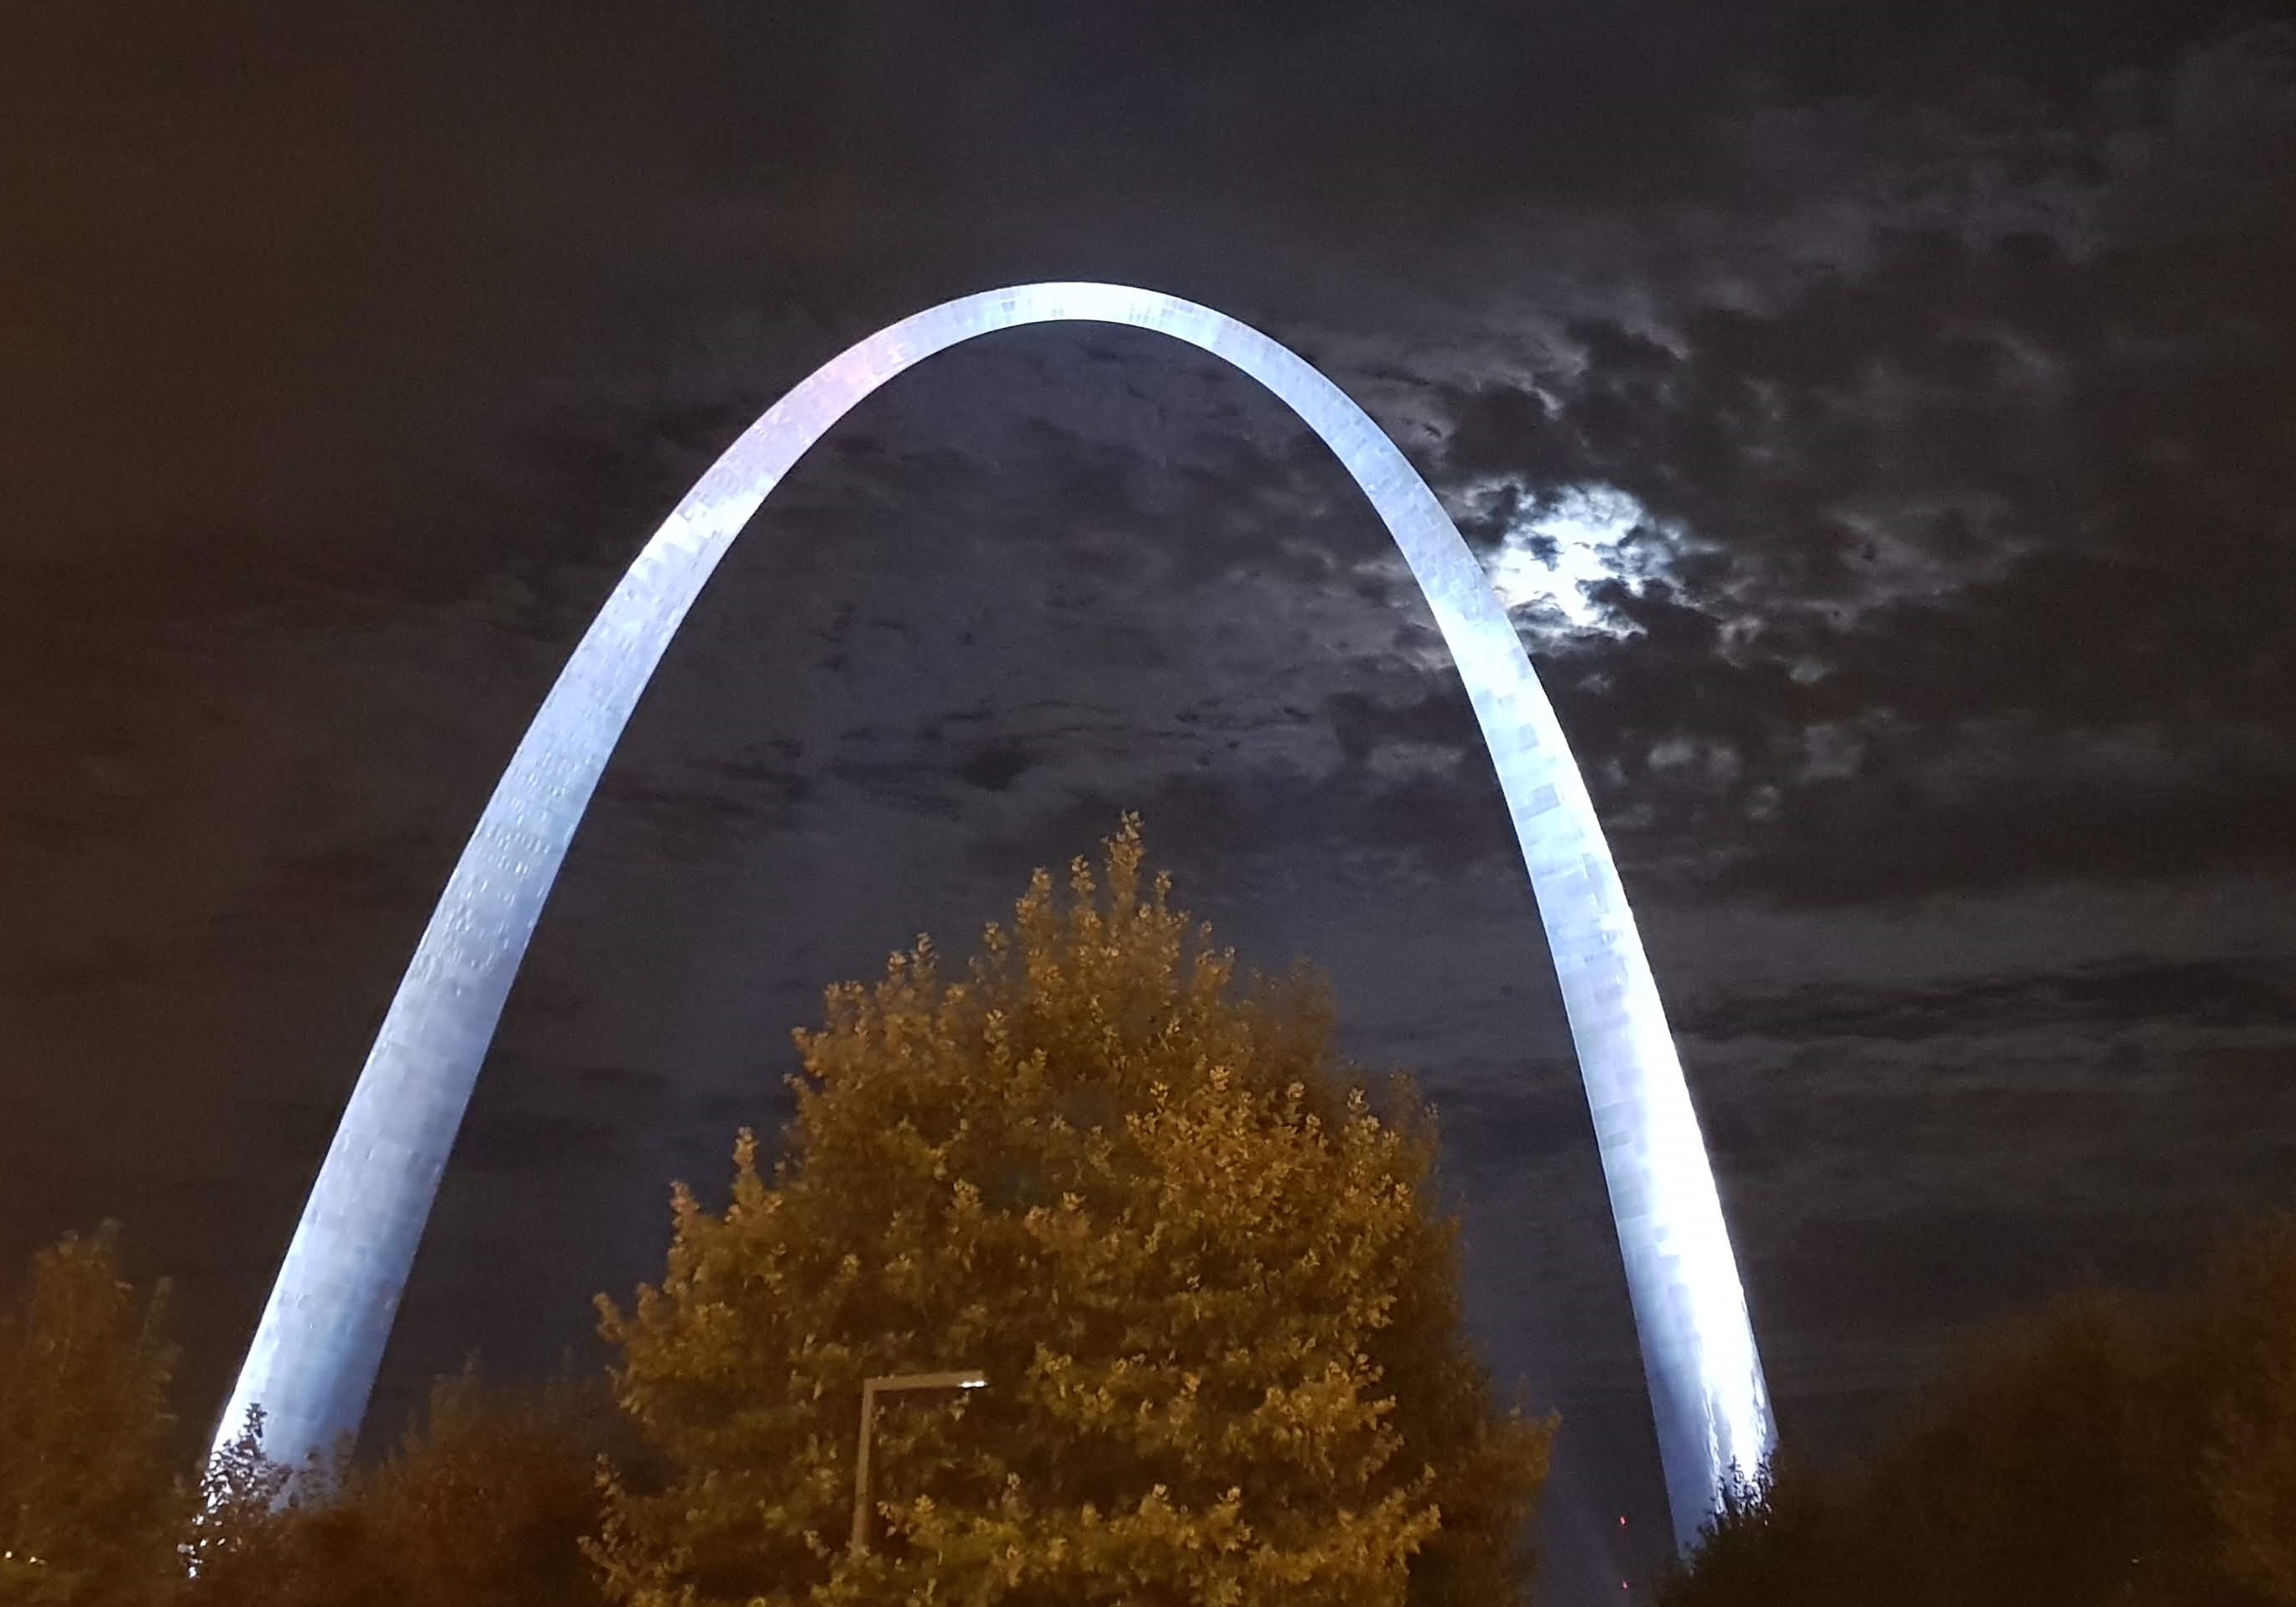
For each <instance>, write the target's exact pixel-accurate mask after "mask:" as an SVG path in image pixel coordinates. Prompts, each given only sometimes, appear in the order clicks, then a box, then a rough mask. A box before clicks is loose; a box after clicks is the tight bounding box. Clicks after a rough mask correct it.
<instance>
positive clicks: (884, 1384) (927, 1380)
mask: <svg viewBox="0 0 2296 1607" xmlns="http://www.w3.org/2000/svg"><path fill="white" fill-rule="evenodd" d="M987 1388H988V1378H987V1377H986V1376H985V1375H984V1374H981V1373H895V1374H894V1375H892V1376H891V1377H890V1378H873V1379H869V1380H867V1381H865V1382H864V1383H863V1384H862V1386H861V1448H860V1449H859V1450H858V1451H857V1452H856V1453H855V1454H854V1457H853V1545H852V1552H853V1554H854V1555H855V1556H857V1557H862V1556H866V1555H868V1554H869V1510H870V1509H869V1431H871V1430H872V1429H873V1428H875V1427H876V1426H877V1397H878V1396H880V1395H890V1394H893V1393H895V1392H897V1391H899V1390H985V1389H987Z"/></svg>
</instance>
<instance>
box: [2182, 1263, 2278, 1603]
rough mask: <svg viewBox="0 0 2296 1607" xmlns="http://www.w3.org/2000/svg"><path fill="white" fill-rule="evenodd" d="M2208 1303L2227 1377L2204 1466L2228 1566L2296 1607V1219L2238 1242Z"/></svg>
mask: <svg viewBox="0 0 2296 1607" xmlns="http://www.w3.org/2000/svg"><path fill="white" fill-rule="evenodd" d="M2202 1309H2203V1312H2204V1314H2205V1318H2204V1320H2205V1322H2206V1324H2207V1329H2208V1332H2209V1335H2210V1342H2209V1345H2208V1351H2209V1356H2208V1364H2209V1365H2210V1372H2211V1373H2212V1375H2213V1376H2214V1377H2216V1378H2217V1379H2218V1380H2219V1381H2220V1388H2219V1389H2218V1390H2217V1392H2216V1397H2215V1399H2214V1400H2213V1402H2212V1403H2211V1413H2210V1447H2209V1453H2208V1456H2207V1462H2206V1469H2205V1472H2206V1478H2207V1484H2208V1494H2209V1501H2210V1508H2211V1510H2212V1511H2213V1513H2215V1515H2216V1518H2217V1520H2218V1523H2219V1524H2220V1525H2221V1527H2222V1532H2223V1554H2224V1560H2225V1563H2226V1568H2227V1569H2228V1570H2230V1572H2231V1573H2232V1574H2233V1575H2234V1577H2235V1578H2238V1579H2240V1580H2242V1581H2243V1583H2245V1584H2247V1585H2248V1586H2250V1587H2251V1588H2254V1589H2256V1590H2258V1591H2259V1592H2261V1593H2262V1594H2263V1595H2264V1596H2265V1598H2266V1599H2267V1600H2268V1601H2271V1602H2273V1603H2276V1604H2277V1607H2296V1218H2281V1219H2280V1220H2278V1221H2276V1222H2274V1223H2271V1224H2269V1225H2267V1226H2266V1227H2264V1228H2263V1229H2262V1230H2260V1231H2259V1232H2258V1233H2256V1234H2253V1235H2251V1237H2250V1238H2248V1239H2247V1240H2245V1241H2243V1242H2242V1243H2240V1244H2238V1245H2235V1247H2234V1248H2233V1250H2231V1251H2230V1252H2229V1253H2227V1254H2226V1256H2225V1258H2224V1259H2223V1260H2222V1261H2221V1262H2220V1263H2219V1264H2218V1269H2217V1274H2216V1276H2215V1278H2214V1279H2213V1281H2212V1282H2211V1284H2210V1289H2209V1292H2208V1294H2207V1295H2206V1296H2205V1297H2204V1300H2203V1307H2202Z"/></svg>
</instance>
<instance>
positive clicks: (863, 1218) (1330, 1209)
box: [597, 822, 1548, 1607]
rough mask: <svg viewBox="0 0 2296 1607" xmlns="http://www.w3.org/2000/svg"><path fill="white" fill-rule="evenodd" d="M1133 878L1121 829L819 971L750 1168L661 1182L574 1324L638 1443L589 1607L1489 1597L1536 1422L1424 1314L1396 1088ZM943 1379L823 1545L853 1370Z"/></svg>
mask: <svg viewBox="0 0 2296 1607" xmlns="http://www.w3.org/2000/svg"><path fill="white" fill-rule="evenodd" d="M1141 866H1142V849H1141V844H1140V839H1139V835H1138V832H1137V828H1136V824H1133V823H1130V822H1128V823H1127V824H1126V826H1125V829H1124V830H1123V832H1121V833H1120V834H1119V836H1118V837H1117V838H1115V839H1114V840H1111V842H1110V843H1109V844H1108V845H1107V849H1106V854H1105V857H1104V859H1103V864H1102V865H1101V867H1100V870H1099V872H1098V873H1096V874H1095V873H1094V872H1093V871H1092V870H1091V869H1090V868H1088V867H1087V865H1085V864H1084V863H1083V862H1081V861H1079V862H1078V864H1077V865H1076V866H1075V867H1074V868H1073V870H1072V872H1071V874H1070V883H1069V892H1068V896H1067V897H1066V898H1060V897H1058V896H1056V895H1055V893H1054V890H1053V887H1052V884H1051V882H1050V881H1049V879H1048V878H1046V876H1045V875H1043V874H1042V873H1039V874H1038V875H1037V878H1036V880H1035V881H1034V882H1033V883H1032V885H1031V886H1030V889H1029V892H1028V894H1027V895H1026V896H1025V897H1024V898H1021V901H1020V903H1019V905H1018V906H1016V908H1015V912H1014V919H1013V924H1012V925H1011V927H1009V928H1002V929H1000V928H991V929H990V931H989V932H988V936H987V938H986V940H985V943H984V948H983V952H982V954H981V955H980V957H979V959H977V960H976V961H975V962H974V963H972V966H971V967H970V969H969V970H968V971H967V972H964V975H963V976H962V977H961V979H959V980H953V981H952V980H943V978H942V975H941V971H940V963H939V957H938V956H937V955H936V954H935V952H934V951H933V950H932V948H931V947H930V945H927V944H925V943H922V942H921V943H920V944H919V946H918V947H917V948H916V949H915V950H914V951H913V952H911V953H908V954H905V955H896V956H895V957H894V959H893V961H892V962H891V964H890V967H889V969H888V972H887V974H886V977H885V980H883V981H882V982H881V983H879V984H877V985H876V986H875V987H874V988H863V987H860V986H857V985H849V986H845V987H840V988H832V990H831V991H830V993H829V996H828V1005H827V1023H826V1025H825V1026H824V1029H822V1030H820V1031H818V1032H814V1033H804V1034H800V1035H799V1045H800V1047H801V1049H802V1052H803V1058H804V1072H803V1075H802V1076H801V1077H800V1078H797V1079H795V1081H796V1084H797V1092H798V1097H799V1114H798V1119H797V1121H796V1123H795V1125H794V1127H793V1128H792V1130H791V1133H790V1135H789V1141H788V1151H787V1155H786V1158H785V1159H784V1160H782V1161H781V1162H780V1163H779V1164H778V1165H776V1166H775V1167H773V1168H771V1169H770V1170H762V1171H761V1170H760V1168H759V1163H758V1147H757V1144H756V1143H755V1141H754V1140H753V1139H752V1138H750V1136H748V1135H746V1134H745V1135H743V1136H742V1140H741V1142H740V1144H739V1145H738V1147H737V1149H736V1152H735V1169H734V1185H733V1193H732V1200H731V1203H730V1204H729V1205H728V1206H727V1207H726V1209H725V1210H724V1211H723V1212H722V1213H715V1212H711V1211H709V1210H707V1209H703V1207H702V1206H701V1204H700V1203H699V1202H698V1201H696V1200H695V1199H694V1197H693V1195H692V1194H691V1193H687V1192H685V1190H683V1189H680V1190H679V1191H678V1192H677V1193H676V1201H675V1223H676V1231H675V1239H674V1242H673V1244H672V1246H671V1249H670V1252H669V1259H668V1272H667V1275H666V1276H665V1277H664V1279H663V1281H662V1283H661V1284H660V1287H659V1288H647V1289H644V1290H641V1291H640V1292H639V1295H638V1298H637V1301H636V1304H635V1308H633V1309H632V1310H629V1311H627V1312H625V1311H622V1310H619V1309H616V1308H612V1307H611V1306H607V1307H606V1308H605V1321H604V1325H605V1332H606V1333H607V1336H608V1338H609V1339H610V1340H611V1341H612V1343H613V1344H614V1345H615V1346H616V1347H618V1348H619V1353H620V1365H619V1370H618V1372H617V1373H616V1380H615V1382H616V1387H617V1391H618V1394H619V1398H620V1400H621V1402H622V1405H623V1406H624V1408H625V1410H626V1411H627V1412H628V1413H629V1414H630V1415H631V1416H632V1417H633V1418H634V1419H635V1421H636V1423H638V1425H639V1426H640V1428H641V1429H642V1430H643V1431H644V1434H645V1436H646V1437H647V1439H648V1440H649V1442H650V1443H651V1444H652V1446H653V1447H655V1448H656V1449H657V1450H658V1452H659V1453H660V1456H661V1457H662V1459H663V1463H664V1464H665V1468H666V1477H665V1479H664V1480H663V1482H662V1483H661V1484H660V1487H659V1488H656V1489H654V1490H652V1491H651V1492H649V1491H645V1490H641V1489H640V1488H636V1487H635V1485H623V1486H619V1487H618V1488H615V1489H614V1491H613V1492H612V1495H611V1504H610V1516H609V1521H608V1524H607V1527H606V1529H605V1532H604V1537H603V1541H602V1543H601V1544H600V1546H598V1548H597V1555H598V1557H599V1559H600V1561H601V1562H602V1564H603V1567H604V1568H605V1570H607V1574H608V1577H609V1580H610V1588H611V1594H612V1595H614V1597H615V1598H616V1599H617V1600H619V1601H620V1602H623V1603H633V1604H642V1607H667V1604H668V1603H690V1604H692V1607H702V1604H705V1603H740V1602H751V1601H757V1602H762V1603H797V1602H808V1603H817V1604H820V1607H830V1604H832V1603H863V1602H891V1601H897V1600H898V1601H911V1600H923V1599H926V1594H927V1593H929V1594H930V1595H931V1599H933V1600H936V1601H947V1602H951V1603H957V1602H962V1603H975V1604H978V1607H990V1604H992V1603H995V1604H999V1607H1036V1604H1038V1603H1042V1604H1045V1607H1053V1604H1054V1603H1058V1604H1059V1607H1091V1604H1092V1603H1128V1604H1131V1603H1157V1602H1174V1603H1177V1602H1215V1601H1218V1602H1230V1603H1237V1604H1238V1607H1252V1604H1257V1603H1284V1604H1285V1607H1292V1604H1295V1603H1306V1602H1313V1603H1318V1604H1319V1607H1350V1604H1363V1607H1371V1604H1374V1603H1377V1604H1380V1607H1390V1604H1395V1607H1400V1604H1401V1603H1406V1602H1410V1603H1428V1604H1431V1607H1432V1604H1434V1603H1453V1602H1458V1603H1466V1602H1471V1601H1472V1602H1476V1603H1503V1602H1505V1601H1509V1600H1519V1599H1520V1598H1521V1591H1522V1588H1523V1585H1524V1575H1525V1573H1526V1571H1527V1562H1526V1560H1525V1559H1524V1557H1523V1556H1522V1554H1521V1551H1520V1549H1519V1548H1520V1546H1521V1534H1522V1530H1523V1527H1524V1524H1525V1521H1526V1519H1527V1516H1528V1514H1529V1511H1530V1508H1531V1505H1532V1503H1533V1502H1534V1500H1535V1498H1536V1496H1537V1492H1538V1488H1539V1485H1540V1483H1541V1481H1542V1480H1543V1478H1544V1476H1545V1470H1546V1446H1547V1436H1548V1429H1547V1427H1546V1425H1541V1424H1533V1423H1526V1422H1524V1421H1523V1420H1522V1419H1521V1417H1520V1416H1519V1415H1517V1414H1511V1413H1506V1412H1503V1411H1500V1410H1498V1409H1497V1408H1496V1407H1495V1406H1494V1405H1493V1403H1492V1400H1491V1398H1490V1390H1489V1388H1488V1382H1487V1381H1486V1379H1485V1376H1484V1374H1483V1373H1482V1372H1481V1370H1480V1367H1479V1366H1478V1365H1476V1363H1475V1362H1474V1360H1473V1358H1472V1356H1471V1355H1470V1353H1469V1352H1468V1350H1467V1349H1466V1347H1465V1345H1464V1341H1463V1340H1462V1338H1461V1335H1460V1332H1459V1324H1458V1314H1457V1308H1456V1281H1457V1271H1456V1259H1455V1254H1454V1250H1453V1244H1452V1227H1451V1226H1450V1224H1449V1223H1448V1222H1447V1220H1445V1219H1443V1218H1440V1217H1439V1216H1438V1215H1437V1214H1436V1213H1435V1212H1434V1210H1433V1209H1431V1205H1430V1203H1429V1201H1428V1194H1427V1183H1428V1174H1429V1168H1430V1166H1431V1161H1432V1144H1431V1133H1430V1131H1429V1128H1428V1126H1427V1122H1426V1119H1425V1118H1424V1116H1423V1111H1422V1108H1421V1107H1420V1106H1419V1105H1418V1104H1417V1103H1416V1102H1415V1101H1414V1100H1412V1099H1410V1098H1408V1097H1407V1096H1405V1095H1402V1094H1400V1093H1399V1092H1390V1094H1389V1095H1388V1096H1387V1097H1386V1098H1385V1100H1384V1101H1383V1102H1375V1101H1374V1099H1373V1098H1372V1096H1371V1095H1370V1094H1369V1093H1368V1092H1367V1091H1365V1089H1363V1088H1362V1087H1360V1086H1356V1083H1355V1080H1354V1079H1352V1078H1350V1077H1349V1074H1348V1072H1347V1070H1346V1069H1345V1068H1344V1067H1343V1066H1342V1065H1341V1063H1340V1062H1339V1060H1338V1058H1337V1056H1336V1054H1335V1053H1334V1051H1333V1047H1332V1038H1331V1023H1330V1013H1329V1011H1328V1009H1327V1008H1326V1007H1325V1005H1324V1001H1323V998H1322V996H1321V995H1320V993H1319V992H1318V991H1316V989H1315V988H1313V987H1312V986H1310V985H1308V984H1307V983H1305V982H1304V981H1301V980H1293V981H1291V982H1287V983H1283V984H1270V983H1265V982H1262V983H1257V984H1254V985H1251V986H1242V985H1239V984H1237V983H1236V982H1235V980H1234V975H1233V971H1234V967H1233V962H1232V959H1231V957H1230V956H1229V955H1226V954H1224V953H1221V952H1219V951H1217V950H1215V949H1213V948H1212V947H1210V940H1209V935H1208V933H1206V932H1203V931H1199V930H1197V929H1195V928H1193V927H1192V925H1191V923H1190V922H1189V920H1188V918H1187V917H1186V916H1185V914H1182V913H1180V912H1179V911H1177V910H1176V909H1174V908H1172V907H1171V906H1170V905H1169V901H1168V889H1167V886H1166V883H1165V882H1164V881H1162V880H1161V879H1158V880H1156V881H1146V880H1144V877H1143V874H1142V868H1141ZM951 1368H972V1369H979V1370H980V1371H981V1372H983V1373H986V1374H987V1376H988V1381H989V1383H988V1388H987V1389H985V1390H979V1391H975V1392H971V1393H963V1394H960V1393H955V1392H950V1393H947V1394H943V1395H939V1396H918V1397H912V1398H902V1399H901V1400H900V1402H899V1404H898V1405H896V1406H890V1407H889V1408H887V1409H886V1410H884V1411H882V1412H881V1414H880V1415H879V1416H878V1418H877V1421H876V1430H875V1436H874V1440H873V1444H874V1447H875V1449H874V1467H875V1477H874V1480H873V1495H874V1496H875V1507H876V1511H877V1513H878V1515H879V1517H878V1522H879V1531H878V1539H877V1542H876V1544H875V1546H873V1549H871V1550H870V1551H869V1552H867V1553H866V1554H864V1555H859V1556H856V1555H852V1554H849V1552H848V1549H847V1546H846V1537H847V1528H848V1523H849V1514H850V1513H851V1509H852V1502H853V1496H854V1462H855V1439H856V1431H857V1422H858V1415H859V1404H860V1397H861V1388H862V1384H863V1382H864V1381H865V1380H866V1379H868V1378H870V1377H873V1376H878V1375H884V1374H894V1373H916V1372H921V1371H938V1370H944V1369H951Z"/></svg>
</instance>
